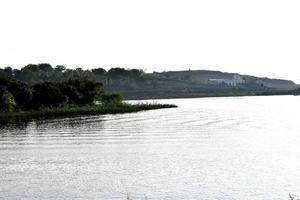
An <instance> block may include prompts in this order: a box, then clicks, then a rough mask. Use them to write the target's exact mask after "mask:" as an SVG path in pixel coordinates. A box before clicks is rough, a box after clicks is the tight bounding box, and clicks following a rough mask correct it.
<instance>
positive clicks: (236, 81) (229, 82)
mask: <svg viewBox="0 0 300 200" xmlns="http://www.w3.org/2000/svg"><path fill="white" fill-rule="evenodd" d="M209 80H210V81H213V82H217V83H225V84H226V85H230V86H237V85H239V84H243V83H245V80H244V79H243V78H242V77H241V76H240V75H233V76H232V78H231V79H209Z"/></svg>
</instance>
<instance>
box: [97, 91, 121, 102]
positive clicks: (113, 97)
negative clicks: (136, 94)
mask: <svg viewBox="0 0 300 200" xmlns="http://www.w3.org/2000/svg"><path fill="white" fill-rule="evenodd" d="M122 100H123V97H122V95H120V94H117V93H111V94H103V95H102V97H101V102H102V103H103V104H118V103H122Z"/></svg>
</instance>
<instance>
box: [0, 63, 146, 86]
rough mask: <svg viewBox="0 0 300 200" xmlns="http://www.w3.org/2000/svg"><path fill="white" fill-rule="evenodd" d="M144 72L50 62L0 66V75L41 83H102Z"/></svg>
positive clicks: (137, 75)
mask: <svg viewBox="0 0 300 200" xmlns="http://www.w3.org/2000/svg"><path fill="white" fill-rule="evenodd" d="M143 73H144V72H143V71H142V70H138V69H128V70H127V69H124V68H111V69H110V70H108V71H106V70H105V69H103V68H95V69H92V70H83V69H82V68H77V69H74V70H72V69H66V68H65V67H64V66H62V65H57V66H56V67H55V68H53V67H52V66H51V65H50V64H46V63H42V64H37V65H35V64H29V65H27V66H25V67H23V68H22V69H20V70H19V69H12V68H11V67H6V68H4V69H1V68H0V76H5V77H13V78H15V79H17V80H19V81H22V82H24V83H29V84H36V83H43V82H61V81H67V80H70V79H73V80H74V79H79V80H87V79H88V80H93V81H99V82H103V83H108V82H114V79H120V78H124V77H127V78H131V79H137V78H139V77H140V76H141V75H142V74H143Z"/></svg>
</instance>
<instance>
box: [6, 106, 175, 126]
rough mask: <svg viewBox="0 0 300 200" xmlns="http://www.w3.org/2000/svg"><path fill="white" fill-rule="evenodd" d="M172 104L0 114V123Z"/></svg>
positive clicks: (137, 109)
mask: <svg viewBox="0 0 300 200" xmlns="http://www.w3.org/2000/svg"><path fill="white" fill-rule="evenodd" d="M174 107H177V106H176V105H172V104H134V105H132V104H125V103H122V104H108V105H85V106H67V107H61V108H43V109H40V110H33V111H20V112H3V113H0V123H7V122H11V121H12V122H13V121H19V120H29V119H36V118H47V117H63V116H79V115H101V114H117V113H131V112H138V111H143V110H155V109H162V108H174Z"/></svg>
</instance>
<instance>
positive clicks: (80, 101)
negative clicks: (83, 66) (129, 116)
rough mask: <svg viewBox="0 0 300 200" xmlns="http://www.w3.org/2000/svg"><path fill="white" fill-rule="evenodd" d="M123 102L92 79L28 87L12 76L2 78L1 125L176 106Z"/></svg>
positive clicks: (0, 99) (45, 83) (0, 98)
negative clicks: (11, 122)
mask: <svg viewBox="0 0 300 200" xmlns="http://www.w3.org/2000/svg"><path fill="white" fill-rule="evenodd" d="M122 100H123V97H122V96H121V95H120V94H117V93H105V92H104V90H103V85H102V83H100V82H96V81H92V80H78V79H69V80H66V81H62V82H43V83H37V84H26V83H23V82H21V81H18V80H16V79H14V78H12V77H0V122H9V121H16V120H26V119H32V118H44V117H59V116H74V115H95V114H116V113H130V112H138V111H142V110H152V109H160V108H172V107H176V106H175V105H169V104H127V103H123V101H122Z"/></svg>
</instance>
